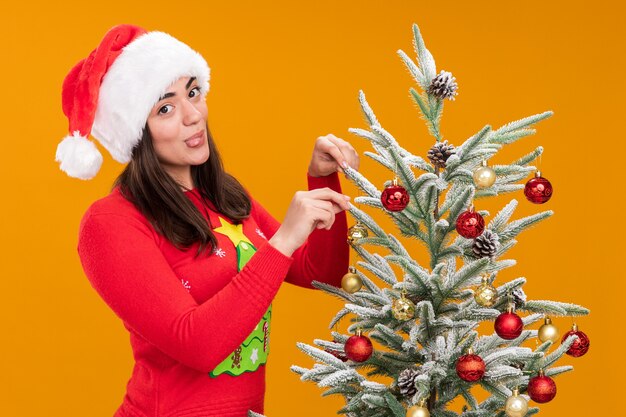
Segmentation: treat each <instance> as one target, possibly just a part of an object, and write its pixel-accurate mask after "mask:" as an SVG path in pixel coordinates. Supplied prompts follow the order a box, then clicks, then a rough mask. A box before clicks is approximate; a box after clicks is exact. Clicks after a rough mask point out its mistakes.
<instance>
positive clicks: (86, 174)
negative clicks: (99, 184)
mask: <svg viewBox="0 0 626 417" xmlns="http://www.w3.org/2000/svg"><path fill="white" fill-rule="evenodd" d="M56 161H57V162H60V163H61V166H60V168H61V171H64V172H66V173H67V175H69V176H70V177H74V178H80V179H81V180H90V179H92V178H93V177H95V176H96V174H97V173H98V171H100V167H101V166H102V154H101V153H100V151H98V148H96V145H95V144H94V143H93V142H91V141H90V140H89V139H87V138H86V137H84V136H81V135H80V132H79V131H78V130H77V131H75V132H74V133H73V134H72V135H68V136H66V137H65V138H63V140H62V141H61V143H59V146H57V154H56Z"/></svg>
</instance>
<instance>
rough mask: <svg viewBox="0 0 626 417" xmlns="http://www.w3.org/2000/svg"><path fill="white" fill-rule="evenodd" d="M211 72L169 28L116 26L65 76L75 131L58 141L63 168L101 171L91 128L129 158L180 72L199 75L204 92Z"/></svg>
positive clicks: (118, 155) (80, 173)
mask: <svg viewBox="0 0 626 417" xmlns="http://www.w3.org/2000/svg"><path fill="white" fill-rule="evenodd" d="M209 74H210V70H209V66H208V65H207V63H206V61H205V60H204V58H202V56H201V55H200V54H199V53H197V52H196V51H194V50H193V49H191V48H190V47H189V46H187V45H186V44H184V43H182V42H180V41H179V40H177V39H175V38H173V37H172V36H170V35H168V34H167V33H163V32H147V31H145V30H144V29H142V28H139V27H137V26H132V25H119V26H115V27H113V28H112V29H111V30H109V31H108V32H107V34H106V35H105V36H104V38H103V39H102V42H100V45H98V47H97V48H96V49H94V50H93V51H92V52H91V53H90V54H89V56H88V57H87V58H85V59H83V60H81V61H80V62H79V63H78V64H76V66H74V68H72V70H71V71H70V72H69V74H67V76H66V77H65V80H64V81H63V92H62V100H63V113H65V115H66V116H67V118H68V120H69V132H70V134H69V135H68V136H66V137H65V138H64V139H63V140H62V141H61V143H59V145H58V147H57V151H56V161H57V162H60V168H61V170H62V171H65V172H66V173H67V174H68V175H69V176H70V177H75V178H80V179H83V180H89V179H91V178H93V177H94V176H95V175H96V174H97V173H98V171H99V170H100V166H101V165H102V155H101V154H100V152H99V151H98V149H97V148H96V146H95V144H94V143H93V142H91V141H90V140H89V139H87V137H88V136H89V134H92V135H93V136H94V137H95V138H96V139H98V141H100V143H101V144H102V146H104V148H105V149H106V150H107V151H109V153H110V154H111V156H112V157H113V159H115V160H116V161H118V162H121V163H127V162H129V161H130V159H131V155H132V150H133V148H134V147H135V145H137V143H139V141H140V140H141V137H142V134H143V129H144V127H145V125H146V120H147V119H148V115H149V114H150V111H151V110H152V108H153V107H154V105H155V104H156V103H157V102H158V101H159V98H160V97H162V96H163V95H164V94H165V92H166V90H167V89H168V88H169V87H170V86H171V85H172V84H173V83H174V82H176V81H177V80H178V79H179V78H180V77H196V79H197V81H198V86H199V87H200V90H201V95H202V96H203V97H204V96H205V95H206V93H207V92H208V91H209Z"/></svg>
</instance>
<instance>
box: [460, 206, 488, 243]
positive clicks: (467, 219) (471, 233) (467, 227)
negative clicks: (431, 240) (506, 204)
mask: <svg viewBox="0 0 626 417" xmlns="http://www.w3.org/2000/svg"><path fill="white" fill-rule="evenodd" d="M484 230H485V219H483V216H481V215H480V214H478V213H476V212H475V211H474V210H473V209H469V210H467V211H464V212H463V213H461V214H460V215H459V217H458V218H457V219H456V231H457V232H458V233H459V234H460V235H461V236H463V237H464V238H466V239H474V238H475V237H478V236H480V235H482V234H483V231H484Z"/></svg>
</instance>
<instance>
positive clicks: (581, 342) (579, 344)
mask: <svg viewBox="0 0 626 417" xmlns="http://www.w3.org/2000/svg"><path fill="white" fill-rule="evenodd" d="M573 334H575V335H576V336H578V339H576V340H575V341H574V343H572V345H571V346H570V348H569V349H568V351H567V352H566V353H567V354H568V355H570V356H573V357H575V358H577V357H579V356H583V355H584V354H585V353H587V351H588V350H589V337H588V336H587V335H586V334H585V333H583V332H581V331H580V330H578V328H577V327H576V326H574V328H573V329H572V330H570V331H569V332H567V333H565V334H564V335H563V339H561V343H563V342H565V339H567V338H568V337H569V336H571V335H573Z"/></svg>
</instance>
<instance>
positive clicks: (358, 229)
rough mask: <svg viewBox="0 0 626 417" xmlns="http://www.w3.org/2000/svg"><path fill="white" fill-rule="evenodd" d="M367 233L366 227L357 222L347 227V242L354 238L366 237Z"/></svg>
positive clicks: (352, 240)
mask: <svg viewBox="0 0 626 417" xmlns="http://www.w3.org/2000/svg"><path fill="white" fill-rule="evenodd" d="M367 235H368V233H367V228H366V227H365V226H363V225H362V224H361V223H359V222H357V223H356V224H355V225H354V226H352V227H351V228H349V229H348V242H350V243H352V242H354V241H355V240H359V239H363V238H366V237H367Z"/></svg>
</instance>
